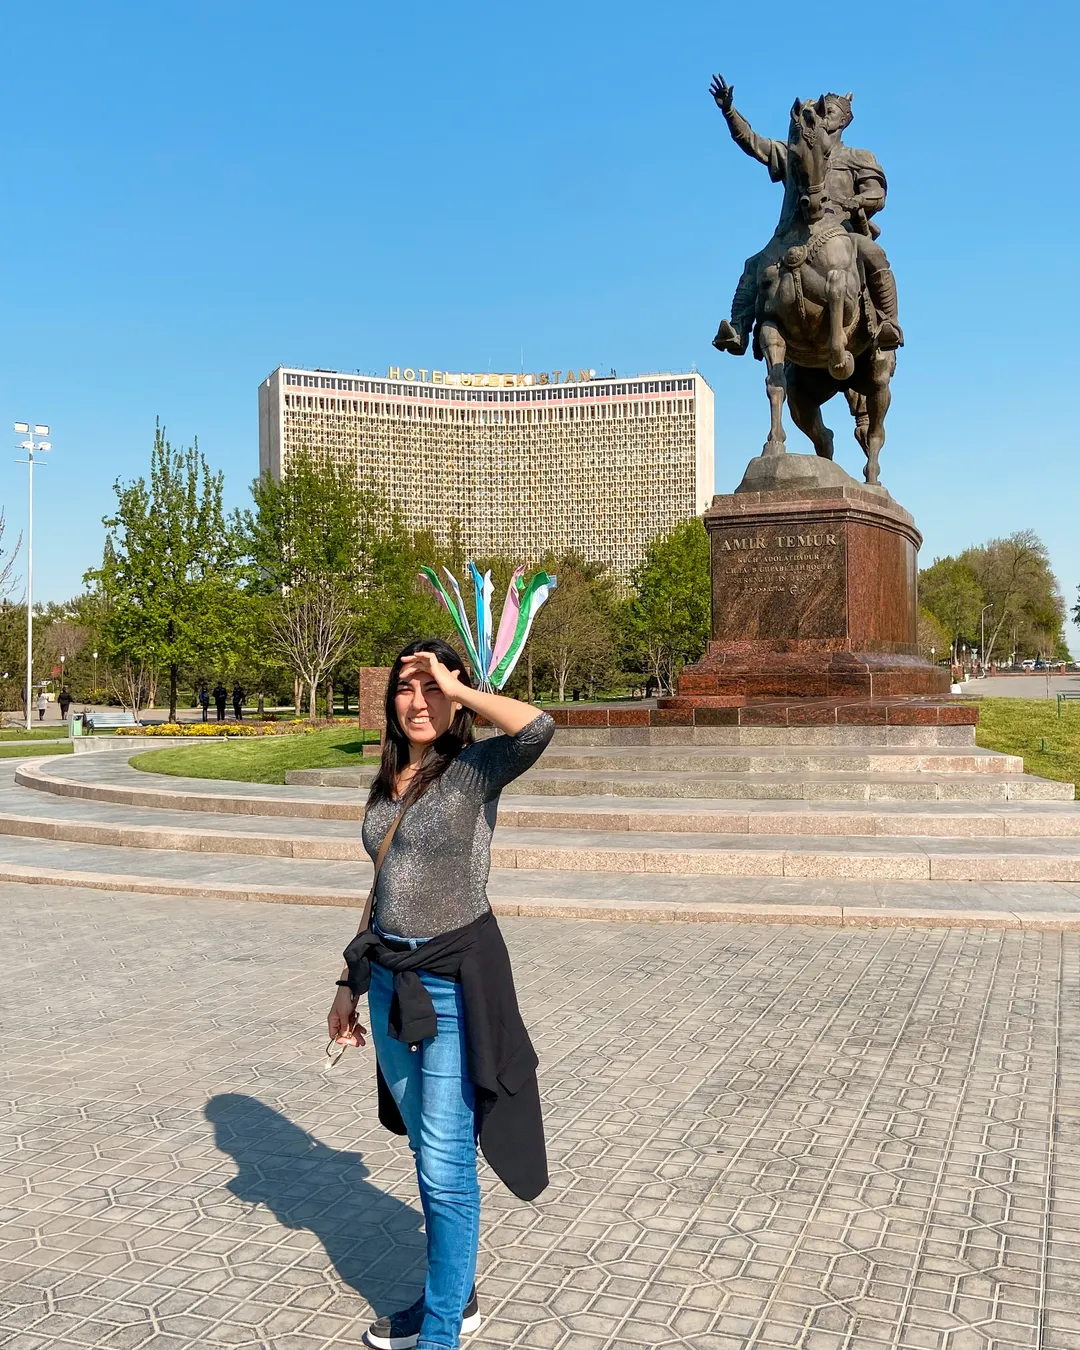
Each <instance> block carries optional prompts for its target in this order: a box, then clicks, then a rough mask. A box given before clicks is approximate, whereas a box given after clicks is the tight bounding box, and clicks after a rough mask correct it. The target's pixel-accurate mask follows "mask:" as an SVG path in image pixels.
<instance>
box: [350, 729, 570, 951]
mask: <svg viewBox="0 0 1080 1350" xmlns="http://www.w3.org/2000/svg"><path fill="white" fill-rule="evenodd" d="M554 732H555V723H554V722H553V721H552V720H551V718H550V717H549V716H548V714H547V713H541V714H540V715H539V716H538V717H536V718H534V719H533V721H531V722H530V723H529V725H528V726H527V727H524V728H522V730H521V731H519V732H518V733H517V735H516V736H491V737H489V738H488V739H486V740H482V741H476V742H474V743H473V744H472V745H467V746H466V747H465V749H464V750H462V752H461V754H460V755H458V757H457V759H455V760H454V762H453V763H452V764H451V765H450V767H449V768H448V769H446V770H445V771H444V772H443V774H442V775H441V777H439V778H437V779H436V780H435V782H434V783H432V785H431V787H429V788H428V790H427V791H426V792H425V793H424V795H423V796H422V797H421V798H420V800H419V801H418V802H414V803H413V805H412V806H410V807H409V808H408V810H407V811H406V813H405V816H404V818H403V819H402V822H401V824H400V825H399V826H398V831H397V833H396V834H395V835H394V838H393V841H392V843H391V844H390V848H389V850H388V851H387V854H386V859H385V861H384V862H383V865H382V871H381V872H380V873H379V884H378V886H377V888H376V891H375V921H376V923H377V924H378V925H379V927H380V928H381V929H382V931H383V932H384V933H391V934H394V935H395V936H397V937H437V936H438V935H439V934H440V933H448V932H450V931H451V929H454V928H462V927H464V925H465V924H467V923H472V921H473V920H474V919H478V918H479V917H480V915H481V914H484V913H486V912H487V910H488V909H489V908H490V906H489V904H488V898H487V879H488V873H489V872H490V870H491V836H492V833H493V832H494V829H495V817H496V814H497V813H498V809H499V793H500V792H501V791H502V790H503V788H504V787H505V786H506V785H507V783H510V782H512V781H513V780H514V779H515V778H517V777H518V775H519V774H523V773H524V772H525V770H526V769H529V768H531V767H532V765H534V764H535V763H536V761H537V760H538V759H539V758H540V756H541V755H542V754H543V752H544V749H545V747H546V746H547V744H548V742H549V741H550V740H551V737H552V735H553V734H554ZM399 809H400V804H399V803H398V802H396V801H391V800H389V799H386V798H384V799H383V800H382V801H379V802H376V803H375V804H374V805H373V806H371V807H369V808H368V812H367V815H366V816H365V817H364V831H363V839H364V848H365V849H366V850H367V852H368V854H369V855H370V857H371V860H372V862H374V861H375V858H376V857H377V855H378V852H379V845H380V844H381V843H382V841H383V837H384V835H385V834H386V831H387V830H388V829H389V828H390V824H391V822H392V821H393V819H394V817H395V816H396V815H397V813H398V811H399Z"/></svg>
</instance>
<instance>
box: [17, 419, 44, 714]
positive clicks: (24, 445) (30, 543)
mask: <svg viewBox="0 0 1080 1350" xmlns="http://www.w3.org/2000/svg"><path fill="white" fill-rule="evenodd" d="M15 430H16V432H17V433H18V434H19V435H20V436H25V437H26V440H25V441H20V442H19V449H20V450H25V451H26V458H25V459H20V460H19V461H18V462H19V463H20V464H27V465H29V466H30V467H29V474H28V477H29V482H30V491H29V510H28V513H27V517H26V729H27V731H29V730H30V727H31V725H32V723H31V721H30V713H31V702H32V696H33V691H34V463H35V460H34V452H35V451H37V452H38V453H39V454H40V453H41V451H43V450H51V449H52V446H51V445H50V444H49V442H48V441H47V440H44V439H41V440H38V442H37V444H36V445H35V444H34V438H35V437H45V436H48V434H49V428H48V427H43V426H39V425H38V424H37V423H35V424H34V429H33V431H31V430H30V423H29V422H16V423H15Z"/></svg>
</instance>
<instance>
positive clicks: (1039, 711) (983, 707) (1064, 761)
mask: <svg viewBox="0 0 1080 1350" xmlns="http://www.w3.org/2000/svg"><path fill="white" fill-rule="evenodd" d="M978 708H979V725H978V726H977V727H976V728H975V740H976V742H977V743H978V744H979V745H982V746H985V747H986V749H987V750H1000V751H1002V752H1004V753H1005V754H1007V755H1023V757H1024V769H1025V771H1026V772H1027V773H1033V774H1036V775H1037V776H1038V777H1039V778H1056V779H1058V780H1059V781H1063V782H1066V783H1080V700H1077V701H1076V702H1067V703H1064V704H1063V705H1062V708H1061V718H1060V719H1059V718H1058V715H1057V700H1056V699H1052V698H1048V699H1042V698H984V699H983V700H982V701H981V702H980V703H979V705H978ZM1044 747H1045V748H1044Z"/></svg>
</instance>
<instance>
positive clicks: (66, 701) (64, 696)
mask: <svg viewBox="0 0 1080 1350" xmlns="http://www.w3.org/2000/svg"><path fill="white" fill-rule="evenodd" d="M56 701H57V703H59V704H60V716H61V717H62V718H63V719H64V721H65V722H66V721H67V715H68V709H69V708H70V707H71V694H70V693H69V692H68V690H67V689H61V690H60V697H59V698H58V699H57V700H56Z"/></svg>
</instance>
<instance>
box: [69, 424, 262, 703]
mask: <svg viewBox="0 0 1080 1350" xmlns="http://www.w3.org/2000/svg"><path fill="white" fill-rule="evenodd" d="M222 487H223V475H222V474H221V473H220V472H218V473H211V471H210V469H209V467H208V465H207V462H206V459H205V456H204V455H203V454H202V453H201V452H200V450H199V447H198V443H197V442H196V444H195V445H194V446H192V447H191V448H190V449H186V450H174V449H173V447H172V446H171V445H170V443H169V441H168V440H167V439H166V436H165V432H164V429H163V428H162V427H161V426H160V424H159V425H158V426H157V427H156V429H155V432H154V447H153V452H152V455H151V461H150V480H149V482H147V481H146V480H145V479H144V478H138V479H136V480H135V481H134V482H131V483H121V482H120V481H119V480H117V482H116V484H115V491H116V497H117V507H116V511H115V513H114V514H113V515H111V516H106V517H105V519H104V524H105V527H106V531H107V534H106V539H105V551H104V556H103V558H102V563H101V566H100V567H99V568H96V569H93V570H91V571H89V572H87V574H86V581H87V583H88V584H89V585H91V586H92V587H93V588H94V589H95V592H96V594H97V598H98V600H99V602H100V605H101V609H102V642H103V645H104V651H105V655H106V657H107V658H108V659H109V660H110V661H111V662H112V663H113V668H114V671H115V672H117V673H118V678H119V680H120V682H121V683H122V684H123V685H124V687H125V693H126V696H127V698H128V700H129V701H130V702H132V704H133V705H137V704H138V703H139V701H140V698H141V697H142V696H143V695H144V694H145V692H146V691H147V690H149V689H150V688H152V685H153V682H154V681H155V680H156V673H157V671H159V670H164V671H166V672H167V673H168V680H169V717H170V719H175V717H176V705H177V685H178V680H179V674H180V671H181V669H182V668H184V667H188V666H192V665H195V664H196V663H207V664H221V663H231V662H233V661H235V659H236V655H237V649H238V646H239V644H240V643H241V642H242V641H243V639H244V635H245V632H246V625H245V624H244V623H243V622H242V616H241V613H240V611H241V607H242V603H243V588H244V583H245V580H246V578H247V571H246V568H245V543H244V536H243V531H242V529H241V524H240V520H239V516H238V515H237V514H236V513H233V514H232V515H226V513H225V511H224V508H223V506H222Z"/></svg>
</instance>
